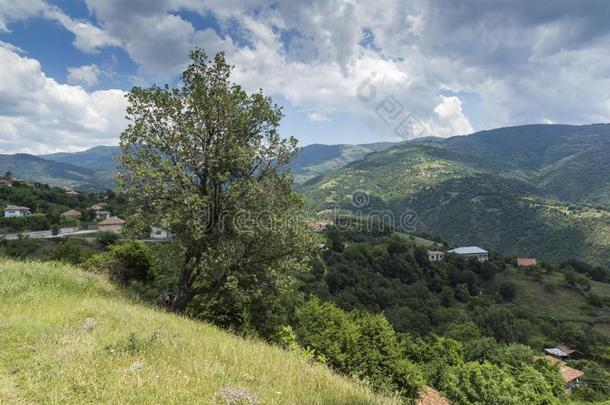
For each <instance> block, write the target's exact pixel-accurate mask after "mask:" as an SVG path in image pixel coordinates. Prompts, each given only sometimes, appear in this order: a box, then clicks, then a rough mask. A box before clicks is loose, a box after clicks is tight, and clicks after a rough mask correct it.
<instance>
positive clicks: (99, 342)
mask: <svg viewBox="0 0 610 405" xmlns="http://www.w3.org/2000/svg"><path fill="white" fill-rule="evenodd" d="M88 318H91V319H93V320H95V323H96V326H95V328H94V329H92V330H89V331H88V330H85V329H83V327H82V325H83V323H84V322H85V320H86V319H88ZM230 387H245V388H247V389H248V390H250V391H251V392H253V393H255V395H256V396H257V397H258V398H259V399H260V400H261V402H262V403H265V404H272V403H278V404H279V403H299V404H326V403H329V404H359V403H362V404H364V403H390V402H391V401H390V400H388V399H385V398H382V397H379V396H375V395H373V394H371V393H370V392H369V391H368V390H367V389H366V388H364V387H361V386H358V385H356V384H354V383H353V382H350V381H348V380H347V379H345V378H342V377H340V376H338V375H335V374H333V373H331V372H330V371H328V370H327V369H326V368H324V367H322V366H319V365H314V364H310V363H309V362H307V361H306V360H304V359H303V358H302V357H300V356H299V355H298V354H295V353H287V352H285V351H283V350H281V349H278V348H273V347H270V346H268V345H265V344H263V343H261V342H256V341H253V340H247V339H242V338H239V337H236V336H233V335H230V334H228V333H226V332H223V331H221V330H219V329H217V328H214V327H212V326H209V325H206V324H203V323H199V322H195V321H190V320H187V319H184V318H181V317H178V316H174V315H171V314H167V313H162V312H158V311H155V310H153V309H150V308H147V307H145V306H142V305H137V304H134V303H131V302H129V301H128V300H126V299H125V298H123V297H122V296H121V294H120V293H119V292H118V291H117V290H116V289H115V288H114V287H113V286H111V285H110V284H109V283H108V282H106V281H105V280H103V279H102V278H100V277H97V276H94V275H90V274H86V273H83V272H80V271H79V270H77V269H74V268H70V267H67V266H63V265H56V264H48V263H18V262H12V261H5V262H3V263H1V264H0V403H4V402H11V403H32V402H35V403H214V402H216V401H217V398H218V397H217V393H218V391H219V390H221V389H223V388H230Z"/></svg>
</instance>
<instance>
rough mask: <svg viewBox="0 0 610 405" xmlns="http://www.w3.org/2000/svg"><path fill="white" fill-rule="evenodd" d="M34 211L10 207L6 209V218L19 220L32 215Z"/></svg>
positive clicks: (26, 208)
mask: <svg viewBox="0 0 610 405" xmlns="http://www.w3.org/2000/svg"><path fill="white" fill-rule="evenodd" d="M31 213H32V211H31V210H30V209H29V208H28V207H20V206H18V205H8V206H7V207H6V208H5V209H4V217H5V218H17V217H24V216H26V215H30V214H31Z"/></svg>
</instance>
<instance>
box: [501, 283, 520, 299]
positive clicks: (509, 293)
mask: <svg viewBox="0 0 610 405" xmlns="http://www.w3.org/2000/svg"><path fill="white" fill-rule="evenodd" d="M498 292H499V293H500V295H501V296H502V299H504V301H512V300H513V299H515V294H516V293H517V285H516V284H515V283H513V282H510V281H505V282H503V283H502V284H500V288H499V289H498Z"/></svg>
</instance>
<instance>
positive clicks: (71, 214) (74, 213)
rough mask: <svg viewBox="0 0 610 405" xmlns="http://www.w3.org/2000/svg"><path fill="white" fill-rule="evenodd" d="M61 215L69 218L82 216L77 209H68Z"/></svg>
mask: <svg viewBox="0 0 610 405" xmlns="http://www.w3.org/2000/svg"><path fill="white" fill-rule="evenodd" d="M61 215H63V216H64V217H70V218H80V217H81V216H82V214H81V212H80V211H77V210H68V211H66V212H64V213H63V214H61Z"/></svg>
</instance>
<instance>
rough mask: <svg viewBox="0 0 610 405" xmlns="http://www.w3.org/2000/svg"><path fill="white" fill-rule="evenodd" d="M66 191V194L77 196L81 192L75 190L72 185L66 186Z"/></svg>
mask: <svg viewBox="0 0 610 405" xmlns="http://www.w3.org/2000/svg"><path fill="white" fill-rule="evenodd" d="M64 191H65V192H66V195H71V196H77V195H78V194H79V192H78V191H75V190H74V189H73V188H71V187H64Z"/></svg>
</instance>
